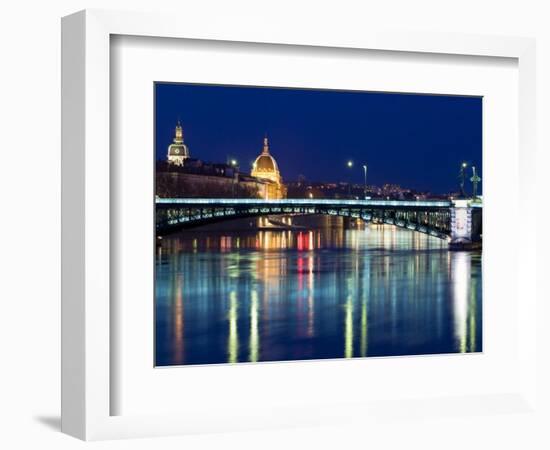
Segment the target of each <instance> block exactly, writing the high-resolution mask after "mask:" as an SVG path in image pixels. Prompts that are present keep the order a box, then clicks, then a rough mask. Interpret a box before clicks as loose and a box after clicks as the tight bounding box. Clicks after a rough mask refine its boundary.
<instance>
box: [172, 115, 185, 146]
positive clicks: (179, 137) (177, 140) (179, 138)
mask: <svg viewBox="0 0 550 450" xmlns="http://www.w3.org/2000/svg"><path fill="white" fill-rule="evenodd" d="M182 143H183V128H182V127H181V122H180V119H179V118H178V122H177V124H176V133H175V136H174V144H182Z"/></svg>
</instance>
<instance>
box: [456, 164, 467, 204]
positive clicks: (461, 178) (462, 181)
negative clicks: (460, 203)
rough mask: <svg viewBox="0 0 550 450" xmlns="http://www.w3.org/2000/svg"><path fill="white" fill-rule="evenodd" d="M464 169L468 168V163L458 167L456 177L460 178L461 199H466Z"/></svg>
mask: <svg viewBox="0 0 550 450" xmlns="http://www.w3.org/2000/svg"><path fill="white" fill-rule="evenodd" d="M466 167H468V163H466V162H463V163H462V164H461V165H460V174H459V175H458V177H459V178H460V196H461V197H462V198H466V192H465V191H464V182H465V180H466Z"/></svg>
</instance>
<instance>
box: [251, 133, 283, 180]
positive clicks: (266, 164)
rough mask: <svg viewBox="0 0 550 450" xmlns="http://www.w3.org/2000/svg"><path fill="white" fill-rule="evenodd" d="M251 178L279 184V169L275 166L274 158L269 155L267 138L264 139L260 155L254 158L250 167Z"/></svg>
mask: <svg viewBox="0 0 550 450" xmlns="http://www.w3.org/2000/svg"><path fill="white" fill-rule="evenodd" d="M252 176H253V177H260V178H268V179H271V180H273V181H277V182H280V174H279V167H278V166H277V161H275V158H273V156H271V154H270V153H269V142H268V140H267V137H265V138H264V148H263V150H262V153H261V154H260V155H259V156H258V157H257V158H256V161H254V164H253V165H252Z"/></svg>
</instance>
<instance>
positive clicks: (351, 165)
mask: <svg viewBox="0 0 550 450" xmlns="http://www.w3.org/2000/svg"><path fill="white" fill-rule="evenodd" d="M347 166H348V169H352V168H353V161H352V160H349V161H348V162H347ZM348 187H349V197H350V198H351V181H350V182H349V183H348Z"/></svg>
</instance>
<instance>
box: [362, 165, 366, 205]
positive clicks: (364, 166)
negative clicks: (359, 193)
mask: <svg viewBox="0 0 550 450" xmlns="http://www.w3.org/2000/svg"><path fill="white" fill-rule="evenodd" d="M363 170H364V171H365V199H366V198H367V165H366V164H363Z"/></svg>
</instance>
